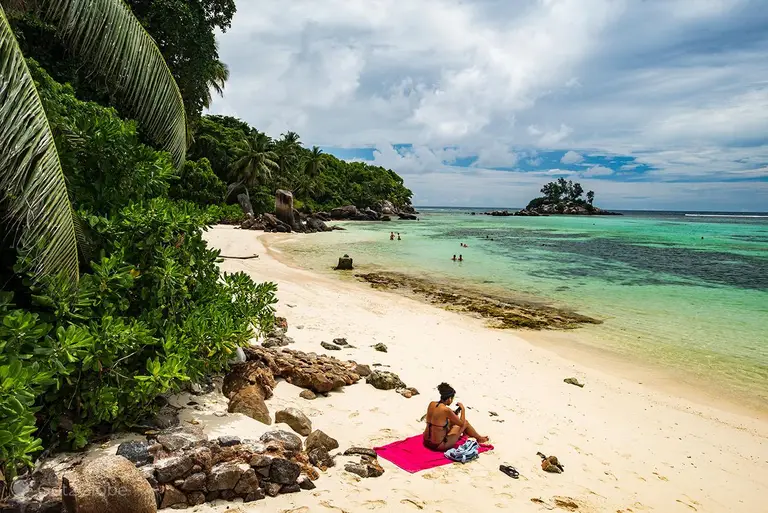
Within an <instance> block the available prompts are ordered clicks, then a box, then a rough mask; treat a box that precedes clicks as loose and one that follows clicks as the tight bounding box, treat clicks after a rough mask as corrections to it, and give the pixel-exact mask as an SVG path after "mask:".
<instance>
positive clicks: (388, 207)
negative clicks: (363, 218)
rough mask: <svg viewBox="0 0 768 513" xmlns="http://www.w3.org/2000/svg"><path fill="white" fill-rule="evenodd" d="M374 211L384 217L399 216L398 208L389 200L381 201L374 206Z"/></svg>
mask: <svg viewBox="0 0 768 513" xmlns="http://www.w3.org/2000/svg"><path fill="white" fill-rule="evenodd" d="M373 209H374V210H376V211H377V212H378V213H380V214H383V215H388V216H391V215H397V213H398V210H397V208H396V207H395V206H394V205H393V204H392V202H391V201H389V200H381V201H379V202H378V203H376V205H374V206H373Z"/></svg>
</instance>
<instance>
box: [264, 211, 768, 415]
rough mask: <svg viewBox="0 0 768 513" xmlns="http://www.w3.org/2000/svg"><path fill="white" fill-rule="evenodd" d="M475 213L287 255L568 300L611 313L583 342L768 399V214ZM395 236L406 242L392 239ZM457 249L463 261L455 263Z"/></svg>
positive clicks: (310, 264) (753, 399)
mask: <svg viewBox="0 0 768 513" xmlns="http://www.w3.org/2000/svg"><path fill="white" fill-rule="evenodd" d="M475 211H476V212H481V211H482V210H481V209H477V210H475ZM471 212H472V209H423V210H422V211H421V216H420V218H421V219H420V221H398V222H392V223H346V224H344V226H345V228H346V231H338V232H333V233H330V234H319V235H310V236H301V237H298V238H292V239H290V240H289V241H286V242H284V243H282V244H279V245H278V249H279V250H280V251H282V252H283V253H285V255H286V256H287V257H288V258H290V259H292V260H294V262H295V263H297V264H299V265H301V266H302V267H306V268H309V269H313V270H317V271H321V272H329V269H330V267H331V266H332V265H333V264H334V263H335V261H336V259H337V258H338V257H339V256H340V255H342V254H344V253H348V254H349V255H350V256H352V257H353V258H354V260H355V265H356V267H357V268H358V269H360V270H363V271H373V270H391V271H397V272H404V273H406V274H412V275H416V276H420V277H429V278H431V279H435V280H445V281H453V282H456V283H461V284H464V285H474V286H476V287H480V288H484V289H488V290H489V291H495V292H498V291H502V292H504V293H506V294H512V295H515V296H519V297H521V298H524V299H529V300H534V301H541V302H545V303H547V304H552V305H555V306H563V307H567V308H570V309H573V310H575V311H577V312H579V313H583V314H586V315H590V316H592V317H596V318H598V319H601V320H603V321H604V322H603V324H601V325H597V326H588V327H584V328H579V329H578V330H575V331H574V334H575V336H576V337H578V340H579V342H580V343H585V344H589V345H592V346H595V347H598V348H600V349H603V350H605V351H608V352H610V353H613V354H615V355H618V356H619V357H622V358H626V359H627V361H637V362H643V364H645V365H650V366H653V367H658V368H659V369H660V370H664V371H668V372H670V373H671V375H673V376H674V375H676V374H675V373H677V375H679V376H680V377H681V379H683V377H684V378H685V380H686V382H688V383H691V382H692V383H696V382H697V380H698V382H699V383H701V384H707V385H709V387H710V388H713V387H712V385H713V384H714V385H716V387H715V388H717V389H718V390H721V391H723V392H724V393H725V394H727V395H730V396H732V397H734V398H738V400H739V401H742V400H743V401H745V402H746V403H747V404H750V405H754V406H758V407H761V406H762V407H765V406H766V405H768V214H762V215H760V214H747V215H741V214H728V213H712V214H694V215H690V214H689V215H686V214H684V213H674V212H666V213H664V212H626V213H625V215H623V216H616V217H578V216H550V217H491V216H484V215H470V214H471ZM390 231H395V232H399V233H400V235H401V238H402V240H400V241H397V240H395V241H390V240H389V233H390ZM462 242H463V243H465V244H467V245H468V246H469V247H468V248H463V247H461V246H460V243H462ZM454 254H456V255H457V256H458V255H462V256H463V258H464V261H463V262H461V263H459V262H453V261H452V260H451V257H452V256H453V255H454Z"/></svg>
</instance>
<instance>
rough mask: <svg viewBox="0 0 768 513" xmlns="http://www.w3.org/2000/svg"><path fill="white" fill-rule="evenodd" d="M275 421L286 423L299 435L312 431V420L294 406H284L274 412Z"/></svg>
mask: <svg viewBox="0 0 768 513" xmlns="http://www.w3.org/2000/svg"><path fill="white" fill-rule="evenodd" d="M275 423H284V424H288V425H289V426H290V427H291V429H293V430H294V431H296V432H297V433H298V434H300V435H301V436H307V435H309V434H310V433H311V432H312V422H311V421H310V420H309V419H308V418H307V416H306V415H304V414H303V413H302V412H301V411H299V410H297V409H296V408H286V409H284V410H280V411H279V412H277V413H276V414H275Z"/></svg>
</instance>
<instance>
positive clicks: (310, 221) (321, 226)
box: [307, 215, 331, 232]
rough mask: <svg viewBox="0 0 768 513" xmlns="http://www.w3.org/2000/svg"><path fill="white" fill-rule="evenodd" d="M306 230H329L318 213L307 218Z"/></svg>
mask: <svg viewBox="0 0 768 513" xmlns="http://www.w3.org/2000/svg"><path fill="white" fill-rule="evenodd" d="M307 230H309V231H315V232H329V231H331V229H330V228H328V225H327V224H325V222H324V221H323V219H322V218H320V217H319V216H318V215H315V216H312V217H309V218H307Z"/></svg>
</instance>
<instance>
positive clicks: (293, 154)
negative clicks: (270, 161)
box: [275, 131, 301, 175]
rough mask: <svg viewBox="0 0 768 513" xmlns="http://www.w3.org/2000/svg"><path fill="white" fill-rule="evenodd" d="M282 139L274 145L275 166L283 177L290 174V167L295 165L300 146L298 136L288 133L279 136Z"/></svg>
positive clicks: (294, 133)
mask: <svg viewBox="0 0 768 513" xmlns="http://www.w3.org/2000/svg"><path fill="white" fill-rule="evenodd" d="M281 135H282V138H281V139H280V140H279V141H277V142H276V143H275V151H276V152H277V164H278V166H279V167H280V171H282V172H283V174H284V175H288V174H291V171H292V170H291V166H292V164H294V163H296V161H297V159H298V154H299V151H300V150H301V144H300V143H299V134H297V133H296V132H291V131H288V132H286V133H284V134H281Z"/></svg>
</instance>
